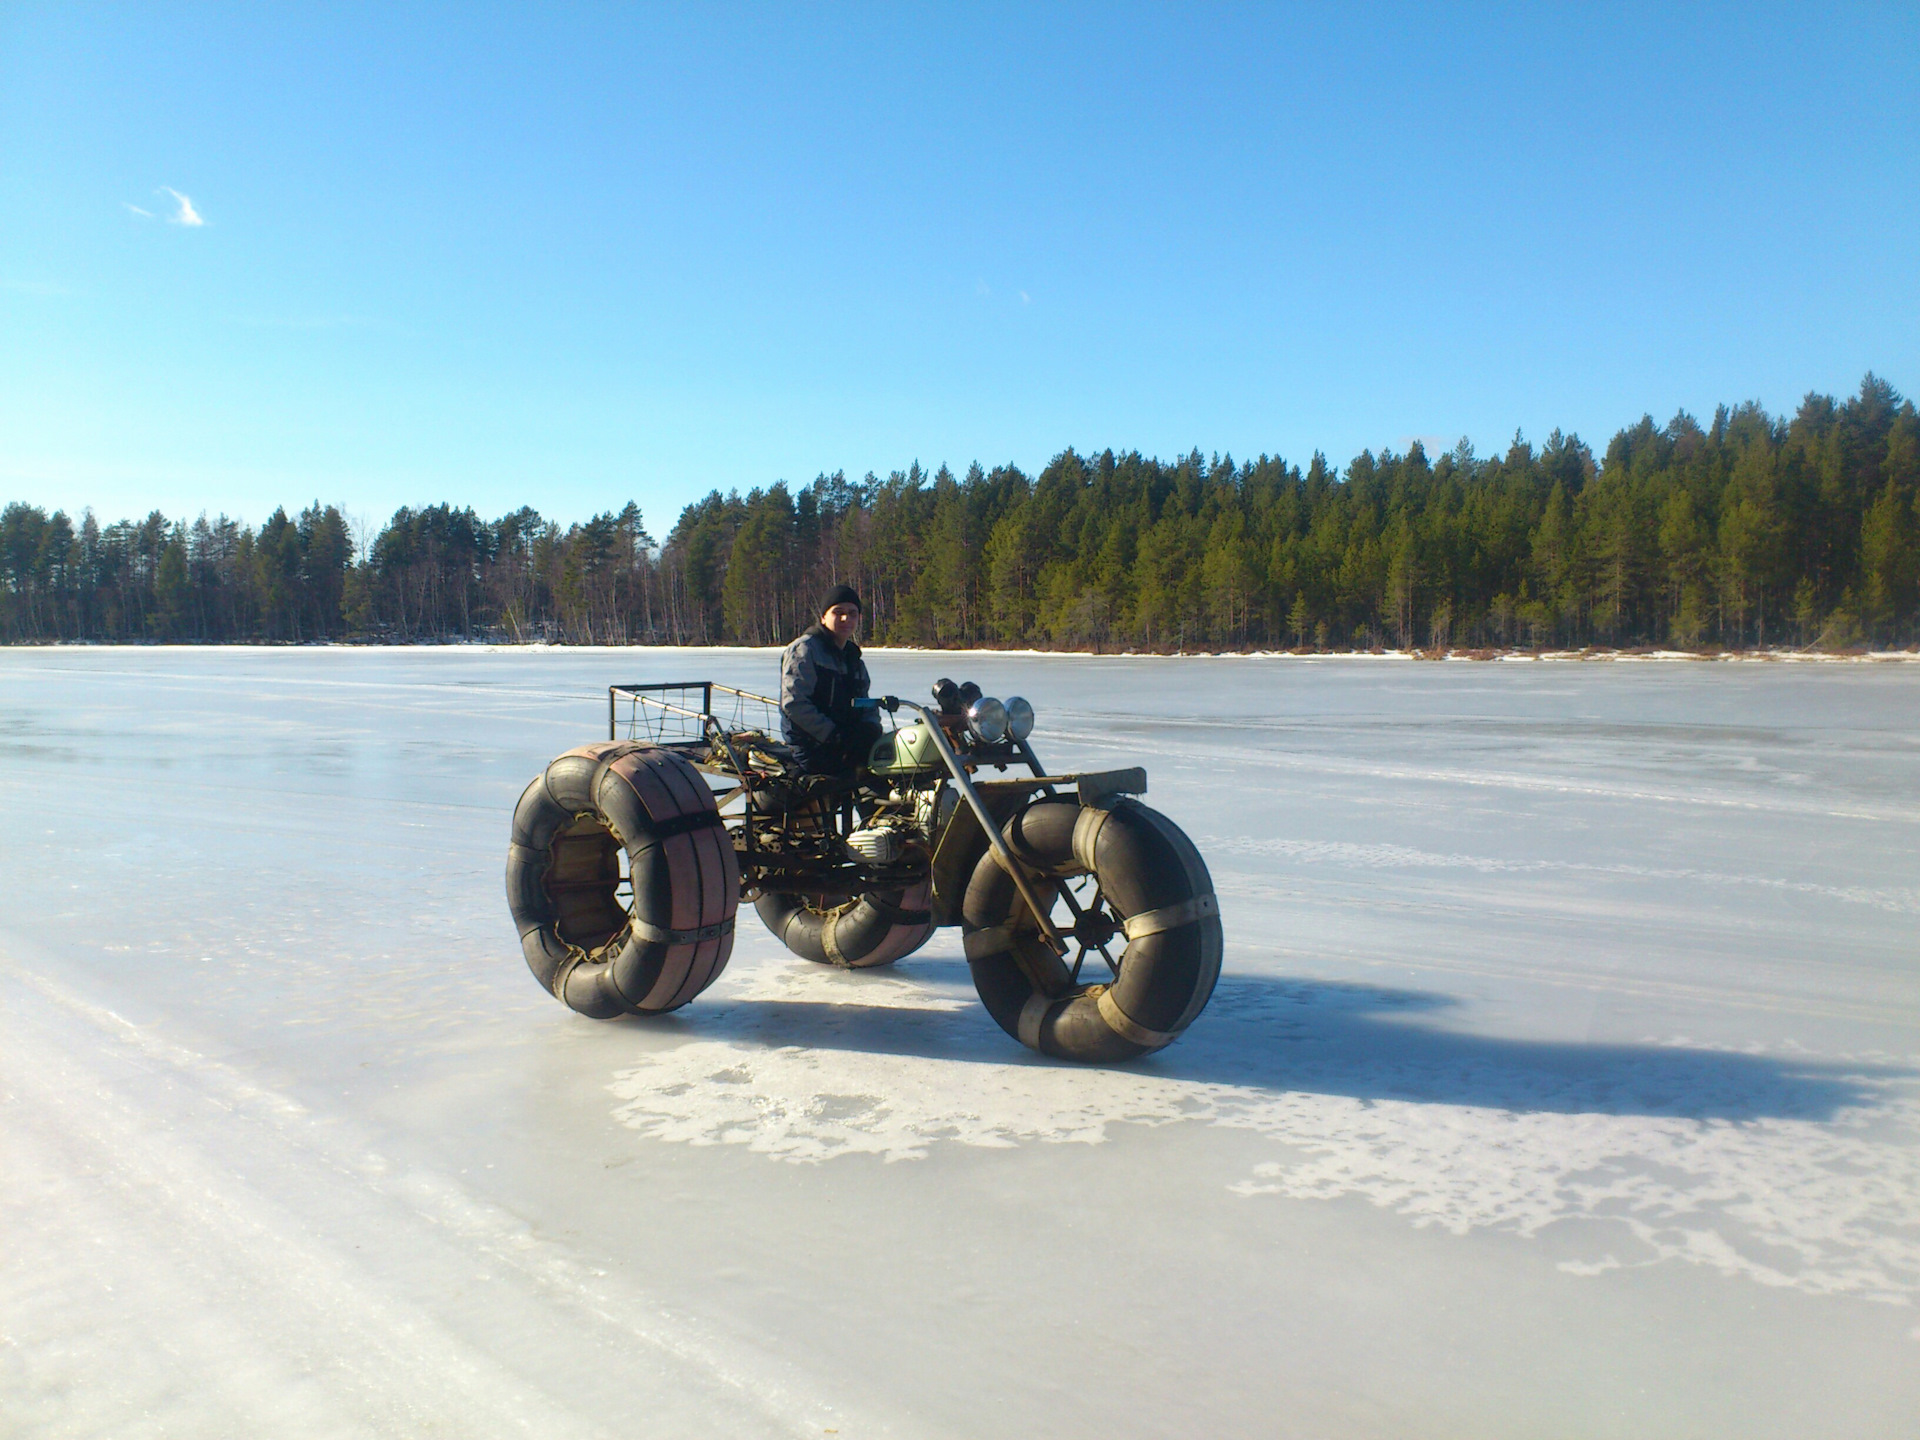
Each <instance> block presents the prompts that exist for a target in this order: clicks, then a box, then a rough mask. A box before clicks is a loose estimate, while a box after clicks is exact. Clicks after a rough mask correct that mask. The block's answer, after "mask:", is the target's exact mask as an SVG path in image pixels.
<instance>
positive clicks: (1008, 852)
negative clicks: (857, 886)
mask: <svg viewBox="0 0 1920 1440" xmlns="http://www.w3.org/2000/svg"><path fill="white" fill-rule="evenodd" d="M894 704H895V705H897V706H899V705H904V706H905V707H906V708H907V709H909V710H913V711H916V712H917V713H918V714H919V716H920V718H921V719H922V720H923V721H925V722H926V726H927V733H928V734H930V735H931V736H932V737H933V747H934V749H936V750H938V751H939V752H940V758H941V759H942V760H944V761H946V762H947V772H948V773H949V774H950V775H952V776H953V783H954V784H955V785H956V786H958V787H959V790H960V793H961V794H962V795H964V796H966V799H967V804H969V805H971V806H972V807H973V813H974V815H975V817H976V818H977V819H978V820H979V821H980V828H981V829H982V830H984V831H986V832H987V843H988V844H989V845H991V846H992V847H993V853H994V854H995V855H997V856H999V857H1000V863H1001V864H1002V865H1004V866H1005V867H1006V871H1007V874H1008V875H1009V876H1010V877H1012V880H1013V884H1014V888H1015V889H1016V890H1018V891H1019V892H1020V898H1021V899H1022V900H1024V901H1026V902H1027V908H1028V909H1029V910H1031V911H1033V918H1034V919H1035V920H1037V921H1039V922H1040V933H1041V935H1043V936H1044V937H1045V938H1046V942H1047V944H1049V945H1051V946H1052V947H1053V953H1054V954H1056V955H1058V956H1060V957H1061V958H1062V959H1065V958H1066V954H1067V942H1066V941H1065V940H1063V939H1061V938H1060V932H1059V931H1058V930H1056V929H1054V928H1053V921H1052V920H1051V919H1049V918H1048V914H1047V912H1048V911H1049V910H1051V909H1052V908H1053V907H1052V906H1050V905H1042V904H1041V903H1040V899H1039V897H1038V896H1037V895H1035V894H1034V893H1033V886H1032V884H1031V883H1030V882H1029V881H1028V879H1027V868H1026V866H1024V865H1022V864H1021V863H1020V861H1019V859H1018V858H1017V857H1015V855H1014V853H1013V850H1012V847H1010V846H1009V845H1008V844H1007V841H1006V837H1005V836H1004V835H1002V834H1001V833H1000V827H999V825H997V824H996V823H994V818H993V812H992V811H990V810H988V809H987V803H986V801H984V800H982V799H981V798H980V792H979V791H978V790H976V789H974V788H973V777H972V776H971V775H969V774H967V767H966V766H965V765H964V764H962V763H961V760H960V756H959V753H958V752H957V751H955V750H954V748H953V745H952V743H951V742H950V741H949V740H948V739H947V732H946V731H945V730H943V729H942V728H941V726H940V721H939V718H938V717H937V716H935V715H934V713H933V712H932V711H930V710H928V709H927V707H926V706H924V705H916V704H914V703H913V702H912V701H911V700H895V701H894Z"/></svg>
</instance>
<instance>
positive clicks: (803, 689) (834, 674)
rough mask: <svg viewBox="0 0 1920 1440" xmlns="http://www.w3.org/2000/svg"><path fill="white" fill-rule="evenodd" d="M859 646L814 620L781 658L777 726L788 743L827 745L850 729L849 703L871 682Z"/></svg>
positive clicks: (850, 710)
mask: <svg viewBox="0 0 1920 1440" xmlns="http://www.w3.org/2000/svg"><path fill="white" fill-rule="evenodd" d="M872 683H873V682H872V681H871V680H870V679H869V678H868V676H867V662H866V661H864V660H862V659H861V658H860V647H859V646H858V645H856V644H854V643H853V641H851V640H849V641H847V642H846V643H845V644H842V645H835V644H834V643H833V637H832V636H830V635H829V634H827V632H826V631H825V630H822V629H821V628H820V627H819V626H818V625H815V626H813V627H811V628H810V629H809V630H808V631H807V633H806V634H804V635H802V636H801V637H800V638H799V639H798V640H796V641H794V642H793V643H792V644H791V645H789V646H787V650H786V653H785V654H784V655H782V656H781V657H780V728H781V730H782V732H783V733H784V734H785V736H786V739H787V742H788V743H789V744H793V745H830V744H832V743H834V741H836V740H838V739H843V738H844V737H845V736H847V735H849V734H851V733H852V732H853V730H854V728H855V719H854V712H853V702H854V701H855V700H856V699H859V698H863V697H864V696H865V695H866V694H867V691H868V690H869V688H870V687H871V685H872Z"/></svg>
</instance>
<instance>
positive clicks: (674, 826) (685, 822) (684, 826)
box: [647, 810, 726, 840]
mask: <svg viewBox="0 0 1920 1440" xmlns="http://www.w3.org/2000/svg"><path fill="white" fill-rule="evenodd" d="M725 823H726V822H725V821H723V820H722V819H721V818H720V814H719V812H718V811H715V810H696V811H694V812H693V813H692V814H691V815H676V816H674V817H673V818H672V819H671V820H655V819H654V818H653V816H652V815H648V816H647V825H648V828H649V829H650V830H652V832H653V834H652V837H651V838H653V839H655V840H665V839H666V838H667V837H668V836H670V835H685V834H686V833H687V832H688V831H690V830H706V829H710V828H712V827H713V826H716V825H724V824H725Z"/></svg>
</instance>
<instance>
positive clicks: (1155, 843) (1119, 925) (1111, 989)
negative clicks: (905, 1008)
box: [961, 796, 1222, 1063]
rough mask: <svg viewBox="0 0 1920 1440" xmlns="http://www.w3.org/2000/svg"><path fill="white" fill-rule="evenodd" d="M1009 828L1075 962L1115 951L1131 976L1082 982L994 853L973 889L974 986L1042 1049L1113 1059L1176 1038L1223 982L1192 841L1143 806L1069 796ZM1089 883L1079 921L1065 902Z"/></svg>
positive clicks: (1012, 1029) (979, 869) (1211, 903)
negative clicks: (1062, 895) (1065, 895)
mask: <svg viewBox="0 0 1920 1440" xmlns="http://www.w3.org/2000/svg"><path fill="white" fill-rule="evenodd" d="M1002 833H1003V834H1004V835H1005V838H1006V841H1007V845H1008V848H1009V849H1011V850H1012V851H1013V853H1014V854H1015V855H1016V856H1017V857H1018V858H1019V859H1020V861H1021V862H1022V863H1023V864H1024V865H1025V866H1026V867H1027V869H1028V873H1029V875H1030V876H1031V877H1032V879H1031V882H1030V883H1031V887H1032V888H1033V890H1034V891H1035V892H1036V893H1037V895H1038V896H1039V899H1040V901H1041V903H1042V904H1049V903H1050V902H1053V923H1054V925H1055V927H1056V928H1057V929H1059V930H1060V931H1062V933H1063V934H1065V935H1066V937H1067V939H1068V940H1069V942H1070V944H1069V950H1068V955H1069V957H1070V958H1071V957H1073V956H1074V955H1075V953H1076V947H1078V949H1079V952H1080V953H1081V954H1082V955H1085V954H1089V953H1093V954H1097V952H1098V950H1099V948H1100V947H1101V945H1102V944H1103V943H1104V946H1105V950H1106V952H1107V953H1109V954H1111V955H1113V958H1114V959H1115V961H1116V962H1117V965H1118V971H1119V973H1118V974H1117V976H1114V977H1113V978H1112V979H1111V981H1110V982H1109V983H1101V984H1082V983H1078V982H1077V981H1075V980H1074V979H1073V978H1072V972H1071V970H1070V969H1069V963H1068V962H1067V961H1063V960H1062V959H1061V958H1060V957H1059V956H1058V955H1056V954H1054V952H1053V950H1052V948H1051V947H1049V946H1048V945H1047V943H1046V941H1045V940H1043V939H1042V938H1041V935H1040V927H1039V922H1038V921H1037V920H1036V919H1035V917H1034V914H1033V911H1032V910H1031V909H1030V908H1029V907H1028V905H1027V903H1026V901H1025V900H1024V899H1022V898H1021V895H1020V892H1019V890H1018V888H1016V886H1015V885H1014V882H1013V878H1012V876H1010V875H1009V874H1008V873H1007V871H1006V870H1005V868H1004V867H1003V866H1002V865H1001V862H1000V860H999V857H998V856H997V855H996V854H995V853H994V852H993V851H992V850H989V851H988V852H987V853H986V855H985V856H984V857H982V859H981V861H980V863H979V865H978V866H976V867H975V869H974V872H973V878H972V880H971V881H970V882H969V884H968V886H967V894H966V899H965V900H964V901H963V902H962V906H961V925H962V933H963V936H964V942H965V945H966V951H967V965H968V968H969V969H971V970H972V972H973V984H974V988H975V989H976V990H978V991H979V992H980V999H981V1002H982V1003H983V1004H984V1005H985V1006H986V1007H987V1012H988V1013H989V1014H990V1015H992V1016H993V1018H994V1020H995V1021H997V1022H998V1023H999V1025H1000V1028H1001V1029H1003V1030H1005V1031H1006V1032H1007V1033H1008V1034H1009V1035H1011V1036H1013V1037H1014V1038H1015V1039H1016V1040H1019V1041H1020V1042H1021V1043H1022V1044H1023V1045H1027V1046H1029V1047H1031V1048H1032V1049H1035V1050H1038V1051H1039V1052H1040V1053H1041V1054H1043V1055H1051V1056H1054V1057H1055V1058H1057V1059H1061V1060H1085V1061H1094V1062H1106V1063H1111V1062H1114V1061H1120V1060H1132V1059H1135V1058H1137V1057H1138V1056H1141V1055H1146V1054H1150V1053H1151V1052H1153V1051H1155V1050H1158V1049H1160V1048H1161V1047H1162V1046H1163V1045H1168V1044H1171V1043H1172V1042H1173V1041H1174V1040H1176V1039H1178V1038H1179V1036H1180V1034H1181V1032H1182V1031H1184V1030H1185V1029H1186V1028H1187V1027H1188V1026H1189V1025H1191V1024H1192V1023H1193V1021H1194V1018H1195V1017H1196V1016H1198V1015H1199V1013H1200V1012H1201V1010H1203V1009H1204V1008H1205V1007H1206V1004H1207V1001H1208V1000H1209V999H1210V998H1211V997H1212V995H1213V986H1214V982H1215V981H1216V980H1218V979H1219V977H1220V952H1221V948H1222V940H1221V932H1220V907H1219V903H1218V902H1217V901H1216V900H1215V899H1214V894H1213V880H1212V877H1210V876H1209V875H1208V874H1207V867H1206V863H1205V862H1204V861H1203V860H1201V858H1200V852H1199V851H1198V850H1196V849H1194V847H1193V842H1192V841H1190V840H1189V839H1187V837H1186V835H1185V834H1184V833H1182V831H1181V830H1180V828H1179V826H1177V825H1175V824H1174V823H1173V822H1172V821H1171V820H1169V819H1167V817H1166V816H1164V815H1162V814H1160V813H1159V812H1158V811H1156V810H1150V809H1148V808H1147V807H1146V806H1145V805H1142V804H1140V803H1139V802H1138V801H1136V800H1119V801H1117V802H1113V803H1111V804H1107V805H1102V806H1091V805H1088V806H1083V805H1081V804H1080V803H1079V802H1078V801H1077V800H1075V799H1074V798H1073V797H1071V796H1059V797H1051V798H1048V799H1043V800H1038V801H1036V802H1035V803H1033V804H1032V805H1029V806H1028V807H1027V808H1026V809H1025V810H1022V811H1021V812H1020V813H1019V814H1018V815H1016V816H1014V817H1013V819H1012V820H1011V821H1009V822H1008V823H1007V826H1006V828H1005V830H1004V831H1003V832H1002ZM1081 876H1091V877H1092V880H1093V884H1092V885H1088V884H1087V883H1086V882H1085V881H1084V880H1083V881H1080V882H1079V884H1078V888H1079V889H1081V890H1084V892H1085V893H1084V894H1083V895H1080V896H1078V897H1077V898H1076V900H1075V903H1076V904H1077V905H1078V906H1079V916H1076V915H1075V913H1074V912H1073V911H1072V910H1071V909H1070V908H1068V907H1066V904H1065V901H1064V899H1059V900H1056V898H1055V897H1057V896H1058V895H1059V892H1060V891H1061V890H1062V889H1063V888H1066V887H1067V886H1068V885H1069V884H1070V883H1071V882H1073V881H1074V879H1075V877H1081ZM1119 942H1124V946H1125V948H1124V949H1119V948H1117V947H1118V943H1119ZM1100 963H1101V962H1100V960H1099V959H1098V958H1096V959H1095V960H1094V964H1096V965H1099V964H1100Z"/></svg>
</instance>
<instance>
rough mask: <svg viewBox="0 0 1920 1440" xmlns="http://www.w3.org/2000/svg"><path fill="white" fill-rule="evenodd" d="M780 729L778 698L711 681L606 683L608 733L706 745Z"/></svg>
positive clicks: (772, 733) (664, 742) (652, 741)
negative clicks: (646, 683) (644, 683)
mask: <svg viewBox="0 0 1920 1440" xmlns="http://www.w3.org/2000/svg"><path fill="white" fill-rule="evenodd" d="M779 734H780V702H779V701H777V700H773V699H770V698H769V697H767V696H765V695H756V694H754V693H753V692H752V691H750V690H736V689H735V688H734V687H733V686H731V685H716V684H715V683H714V682H712V681H711V680H692V681H680V682H672V681H670V682H666V683H663V684H657V685H609V686H608V687H607V738H608V739H609V740H623V739H624V740H644V741H646V742H647V743H649V744H652V745H697V746H705V745H706V744H708V743H709V742H711V741H713V740H714V739H717V738H720V737H722V736H732V735H764V736H766V737H768V738H770V739H771V738H775V737H777V736H778V735H779Z"/></svg>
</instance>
